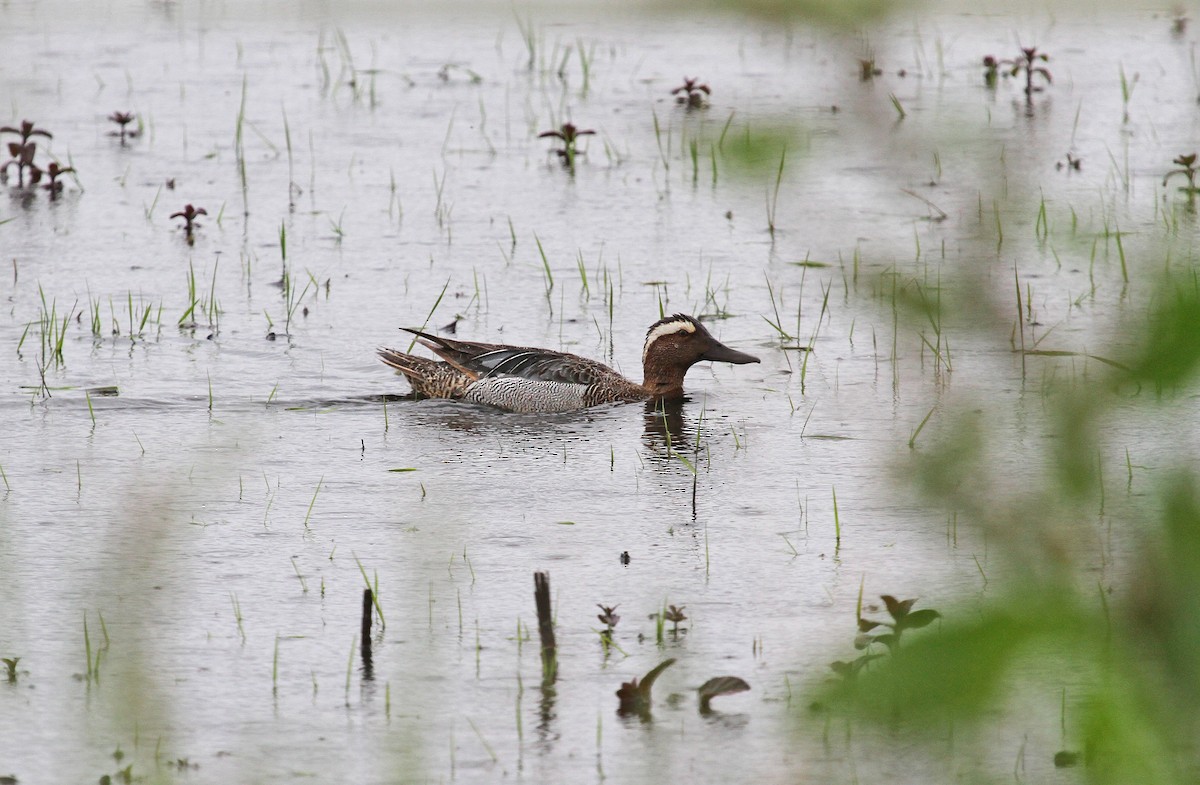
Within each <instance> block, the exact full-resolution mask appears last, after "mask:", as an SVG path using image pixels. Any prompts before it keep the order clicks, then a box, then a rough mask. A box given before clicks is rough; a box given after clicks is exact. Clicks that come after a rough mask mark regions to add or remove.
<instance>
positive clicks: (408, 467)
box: [388, 466, 416, 472]
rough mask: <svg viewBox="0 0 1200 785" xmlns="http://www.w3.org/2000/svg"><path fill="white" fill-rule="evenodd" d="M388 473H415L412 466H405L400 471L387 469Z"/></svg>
mask: <svg viewBox="0 0 1200 785" xmlns="http://www.w3.org/2000/svg"><path fill="white" fill-rule="evenodd" d="M388 471H389V472H415V471H416V469H415V468H414V467H412V466H405V467H403V468H400V469H388Z"/></svg>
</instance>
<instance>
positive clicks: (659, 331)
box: [642, 319, 696, 363]
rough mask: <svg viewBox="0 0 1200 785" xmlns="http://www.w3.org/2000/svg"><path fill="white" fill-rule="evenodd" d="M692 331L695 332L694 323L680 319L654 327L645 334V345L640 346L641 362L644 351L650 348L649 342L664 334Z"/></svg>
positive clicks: (644, 358)
mask: <svg viewBox="0 0 1200 785" xmlns="http://www.w3.org/2000/svg"><path fill="white" fill-rule="evenodd" d="M694 332H696V325H694V324H692V323H691V322H688V321H684V320H682V319H680V320H676V321H673V322H667V323H666V324H660V325H659V326H658V327H655V328H654V329H653V330H651V331H650V334H649V335H647V336H646V345H645V346H644V347H643V348H642V362H643V363H645V362H646V352H647V351H648V350H649V349H650V344H652V343H654V342H655V341H657V340H658V339H659V338H662V337H663V336H664V335H671V334H673V333H694Z"/></svg>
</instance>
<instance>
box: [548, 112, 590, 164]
mask: <svg viewBox="0 0 1200 785" xmlns="http://www.w3.org/2000/svg"><path fill="white" fill-rule="evenodd" d="M595 133H596V132H595V131H593V130H592V129H590V128H588V129H580V128H576V127H575V124H574V123H563V124H562V126H560V127H559V129H558V130H556V131H542V132H541V133H540V134H538V139H546V138H553V139H558V140H559V141H560V142H562V144H563V146H562V149H560V150H555V151H554V152H555V154H556V155H558V157H559V158H561V159H562V162H563V165H564V166H566V167H567V168H568V169H570V170H571V171H574V170H575V156H576V155H578V154H579V150H578V148H577V143H578V140H579V137H581V136H592V135H594V134H595Z"/></svg>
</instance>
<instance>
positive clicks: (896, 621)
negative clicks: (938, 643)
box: [829, 594, 942, 684]
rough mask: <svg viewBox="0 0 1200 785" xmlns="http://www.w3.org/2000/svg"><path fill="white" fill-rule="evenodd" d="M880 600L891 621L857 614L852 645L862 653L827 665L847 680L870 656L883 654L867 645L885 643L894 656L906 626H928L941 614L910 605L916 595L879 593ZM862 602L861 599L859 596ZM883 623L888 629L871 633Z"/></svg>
mask: <svg viewBox="0 0 1200 785" xmlns="http://www.w3.org/2000/svg"><path fill="white" fill-rule="evenodd" d="M880 599H882V600H883V603H884V606H885V607H886V608H887V612H888V615H889V616H891V617H892V620H891V621H872V620H871V619H865V618H863V617H862V615H861V614H860V615H859V616H858V634H857V635H856V636H855V638H854V648H856V649H858V650H859V651H862V652H863V654H861V655H859V656H858V657H857V658H855V659H853V660H850V661H842V660H839V661H837V662H831V663H829V667H830V669H832V670H833V672H834V673H836V674H838V675H839V676H841V677H842V679H843V681H844V682H845V683H847V684H850V683H852V682H853V681H854V680H855V678H856V677H857V676H858V674H859V673H860V672H861V671H862V669H863V668H865V667H866V666H867V664H868V663H870V662H872V661H873V660H877V659H879V658H880V657H883V656H885V655H884V654H882V653H880V652H877V651H871V650H870V646H871V645H872V644H875V643H881V644H883V645H884V646H886V647H887V650H888V652H889V653H890V654H892V655H893V656H894V655H895V654H896V652H897V651H899V650H900V638H901V637H902V636H903V635H904V632H905V631H906V630H915V629H919V628H921V627H927V626H929V625H930V624H932V623H933V622H934V620H936V619H940V618H941V616H942V615H941V614H940V613H938V612H937V611H935V610H933V609H931V608H924V609H921V610H919V611H914V610H913V609H912V606H913V605H914V604H915V603H916V599H915V598H914V599H908V600H897V599H896V598H895V597H893V596H892V595H890V594H884V595H882V596H881V597H880ZM860 602H861V600H860ZM880 627H883V628H885V629H887V630H888V631H887V632H884V633H881V634H872V632H873V631H874V630H877V629H879V628H880Z"/></svg>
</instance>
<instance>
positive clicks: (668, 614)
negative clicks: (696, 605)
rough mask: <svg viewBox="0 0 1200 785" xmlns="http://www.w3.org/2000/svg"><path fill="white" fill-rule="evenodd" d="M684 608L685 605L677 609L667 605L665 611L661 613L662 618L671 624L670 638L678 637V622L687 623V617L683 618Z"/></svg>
mask: <svg viewBox="0 0 1200 785" xmlns="http://www.w3.org/2000/svg"><path fill="white" fill-rule="evenodd" d="M686 607H687V606H686V605H680V606H678V607H676V606H674V605H668V606H667V609H666V611H664V612H663V618H664V619H666V620H667V621H669V622H671V625H672V627H671V636H672V637H675V638H678V637H679V622H681V621H687V616H685V615H684V613H683V609H684V608H686Z"/></svg>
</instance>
